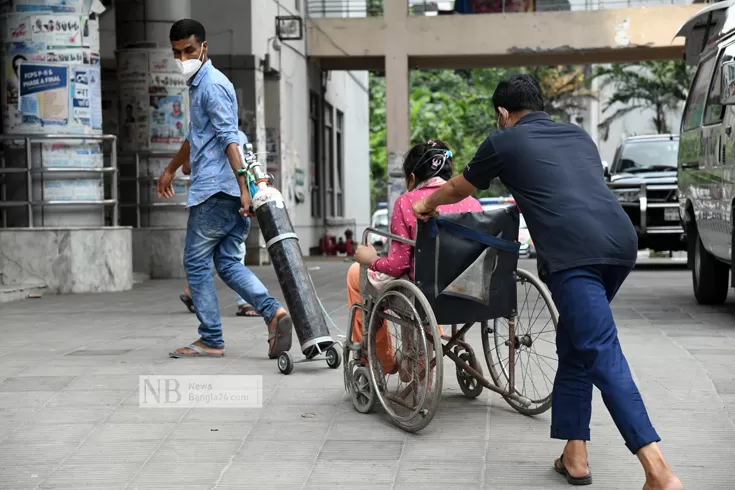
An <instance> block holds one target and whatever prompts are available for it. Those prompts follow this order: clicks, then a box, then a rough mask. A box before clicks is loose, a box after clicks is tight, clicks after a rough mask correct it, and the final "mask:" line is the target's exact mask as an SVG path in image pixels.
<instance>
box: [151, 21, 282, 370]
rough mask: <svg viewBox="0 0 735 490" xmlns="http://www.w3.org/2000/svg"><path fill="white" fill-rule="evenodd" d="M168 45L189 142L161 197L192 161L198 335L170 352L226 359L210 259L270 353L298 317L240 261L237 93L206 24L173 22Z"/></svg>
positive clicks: (243, 199)
mask: <svg viewBox="0 0 735 490" xmlns="http://www.w3.org/2000/svg"><path fill="white" fill-rule="evenodd" d="M169 38H170V40H171V48H172V50H173V53H174V57H175V58H176V62H177V64H178V66H179V70H180V71H181V73H182V75H183V76H184V78H185V79H186V80H187V84H189V97H190V118H191V121H190V123H189V132H188V134H187V138H186V141H185V142H184V144H183V145H182V147H181V149H180V150H179V152H178V153H177V154H176V156H175V157H174V158H173V159H172V160H171V163H170V164H169V165H168V167H167V168H166V169H165V170H164V171H163V174H161V177H160V178H159V180H158V184H157V186H156V191H157V194H158V197H159V199H160V198H161V197H164V198H166V199H170V198H171V197H173V195H174V191H173V186H172V185H171V182H172V180H173V178H174V174H175V173H176V170H177V169H178V168H179V167H181V166H182V165H184V164H185V163H187V162H189V164H190V166H191V187H190V189H189V196H188V201H187V207H188V208H189V220H188V222H187V231H186V245H185V248H184V269H185V270H186V279H187V282H188V283H189V287H190V289H191V292H192V299H193V301H194V307H195V311H196V315H197V317H198V319H199V322H200V325H199V335H200V338H199V340H197V341H195V342H193V343H192V344H191V345H189V346H188V347H183V348H181V349H177V350H176V351H175V352H172V353H171V354H170V355H171V356H172V357H201V356H210V357H222V356H223V355H224V352H225V350H224V346H225V344H224V340H223V338H222V323H221V319H220V314H219V305H218V303H217V295H216V292H215V289H214V280H213V277H212V274H211V272H210V271H211V269H210V263H211V262H212V260H214V265H215V268H216V269H217V273H218V274H219V276H220V278H222V280H223V281H224V282H225V284H227V285H228V286H229V287H230V288H231V289H233V290H234V291H235V292H237V294H239V295H240V296H241V297H242V298H244V299H245V300H246V301H247V302H248V303H250V304H252V305H253V306H254V307H255V309H256V311H257V312H258V313H259V314H261V315H262V316H263V318H264V319H265V323H266V325H267V326H268V332H269V336H268V337H269V339H268V343H269V344H270V349H269V352H268V355H269V357H270V358H271V359H275V358H277V357H278V356H279V355H280V354H281V353H282V352H285V351H288V350H289V349H290V348H291V341H292V331H293V323H292V321H291V317H290V316H289V315H288V312H287V311H286V310H285V309H284V308H283V307H282V306H281V305H280V304H279V303H278V301H276V300H275V298H273V297H271V296H270V295H269V294H268V290H267V289H266V288H265V286H264V285H263V283H261V282H260V281H259V280H258V278H257V277H255V275H254V274H253V273H252V272H251V271H250V270H249V269H247V268H246V267H245V266H244V265H243V263H242V260H243V255H244V253H245V244H244V241H243V237H244V236H246V235H247V233H248V231H249V230H250V218H249V217H250V215H251V211H250V195H249V193H248V189H247V184H246V182H245V176H244V175H238V174H237V171H238V170H239V169H241V168H243V166H244V162H243V160H242V155H241V153H240V149H239V148H238V146H239V143H240V140H239V135H238V129H237V122H238V118H237V98H236V97H235V90H234V87H233V86H232V84H231V83H230V81H229V80H228V79H227V77H225V76H224V75H223V74H222V72H220V71H219V70H217V69H216V68H215V67H214V66H212V62H211V61H209V60H208V59H207V41H206V33H205V30H204V26H202V25H201V24H200V23H199V22H197V21H195V20H191V19H184V20H180V21H178V22H176V23H175V24H174V25H173V26H171V32H170V35H169Z"/></svg>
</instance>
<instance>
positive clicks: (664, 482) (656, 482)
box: [636, 442, 684, 490]
mask: <svg viewBox="0 0 735 490" xmlns="http://www.w3.org/2000/svg"><path fill="white" fill-rule="evenodd" d="M636 456H637V457H638V459H639V460H640V462H641V465H643V470H644V471H645V472H646V483H645V485H643V490H682V489H683V488H684V486H683V485H682V484H681V481H679V478H677V477H676V475H675V474H674V472H673V471H671V468H669V465H668V464H667V463H666V460H665V459H664V456H663V454H661V449H660V448H659V447H658V444H657V443H655V442H652V443H650V444H647V445H645V446H643V447H642V448H640V449H639V450H638V452H637V453H636Z"/></svg>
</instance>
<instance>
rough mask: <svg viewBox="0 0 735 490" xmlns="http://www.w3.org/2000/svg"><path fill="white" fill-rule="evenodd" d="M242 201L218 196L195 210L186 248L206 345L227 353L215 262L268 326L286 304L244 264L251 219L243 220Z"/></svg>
mask: <svg viewBox="0 0 735 490" xmlns="http://www.w3.org/2000/svg"><path fill="white" fill-rule="evenodd" d="M239 210H240V199H238V198H235V197H232V196H229V195H227V194H224V193H218V194H215V195H214V196H212V197H210V198H209V199H207V200H206V201H204V202H203V203H201V204H199V205H197V206H194V207H192V208H191V209H190V211H189V221H188V223H187V227H186V246H185V247H184V270H185V271H186V280H187V281H188V283H189V289H191V296H192V300H193V301H194V307H195V309H196V315H197V318H198V319H199V335H200V336H201V341H202V343H203V344H204V345H207V346H209V347H212V348H215V349H221V348H223V347H224V345H225V343H224V340H223V338H222V322H221V318H220V314H219V304H218V302H217V294H216V292H215V289H214V278H213V277H212V274H211V268H210V267H211V266H210V264H211V262H212V261H214V266H215V268H216V270H217V274H219V277H220V278H221V279H222V280H223V281H224V282H225V284H227V286H229V288H230V289H232V290H233V291H235V292H236V293H237V294H238V295H239V296H240V297H241V298H243V299H244V300H245V301H247V302H248V303H250V304H251V305H253V307H254V308H255V310H256V311H257V312H258V313H259V314H261V315H263V319H264V320H265V323H266V324H269V323H270V322H271V321H272V320H273V319H274V317H275V315H276V311H277V310H278V309H279V308H280V307H281V305H280V304H279V303H278V301H276V299H275V298H273V297H272V296H270V295H269V294H268V290H267V289H266V287H265V286H264V285H263V283H262V282H260V280H259V279H258V278H257V277H256V276H255V274H253V273H252V271H251V270H250V269H248V268H247V267H245V266H244V265H243V262H242V261H243V257H244V254H245V242H244V237H245V236H246V235H247V233H248V232H249V231H250V219H248V218H243V217H242V216H240V213H239Z"/></svg>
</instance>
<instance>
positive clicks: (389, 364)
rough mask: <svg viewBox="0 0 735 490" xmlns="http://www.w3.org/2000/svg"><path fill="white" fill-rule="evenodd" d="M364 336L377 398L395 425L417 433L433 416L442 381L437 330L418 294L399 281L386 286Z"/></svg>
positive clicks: (441, 364)
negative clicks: (365, 336)
mask: <svg viewBox="0 0 735 490" xmlns="http://www.w3.org/2000/svg"><path fill="white" fill-rule="evenodd" d="M367 336H368V338H367V349H368V364H369V371H370V380H371V383H372V387H373V391H374V392H375V396H376V397H377V398H378V400H379V401H380V404H381V405H382V406H383V408H384V409H385V411H386V413H387V414H388V416H389V417H390V418H391V420H392V421H393V423H394V424H395V425H397V426H398V427H400V428H401V429H403V430H405V431H407V432H418V431H420V430H421V429H423V428H424V427H426V426H427V425H428V424H429V423H430V422H431V420H432V419H433V418H434V415H435V414H436V409H437V406H438V404H439V400H440V399H441V390H442V377H443V362H442V361H443V359H442V357H443V350H442V343H441V336H440V333H439V327H438V326H437V323H436V318H435V317H434V312H433V311H432V309H431V306H430V305H429V302H428V301H427V300H426V298H425V297H424V295H423V294H422V293H421V290H420V289H419V288H418V287H416V286H415V285H414V284H413V283H411V282H409V281H405V280H401V279H397V280H395V281H392V282H391V283H389V284H388V285H387V286H386V288H385V290H384V291H383V292H382V294H381V295H380V297H379V298H378V300H377V301H376V302H375V306H374V308H373V311H372V314H371V315H370V323H369V327H368V332H367ZM427 368H428V369H427Z"/></svg>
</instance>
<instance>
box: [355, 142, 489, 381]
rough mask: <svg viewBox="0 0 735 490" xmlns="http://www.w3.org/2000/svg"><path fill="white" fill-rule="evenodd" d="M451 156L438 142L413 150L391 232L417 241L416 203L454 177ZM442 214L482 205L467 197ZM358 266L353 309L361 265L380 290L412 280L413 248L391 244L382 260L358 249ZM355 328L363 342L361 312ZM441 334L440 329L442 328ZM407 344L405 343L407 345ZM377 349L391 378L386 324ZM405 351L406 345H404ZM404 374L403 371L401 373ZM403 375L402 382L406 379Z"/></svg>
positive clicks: (444, 208)
mask: <svg viewBox="0 0 735 490" xmlns="http://www.w3.org/2000/svg"><path fill="white" fill-rule="evenodd" d="M452 163H453V160H452V152H451V151H450V150H449V147H447V145H446V144H445V143H444V142H442V141H439V140H433V141H432V140H430V141H428V142H427V143H421V144H418V145H416V146H414V147H413V148H412V149H411V150H410V151H409V152H408V153H407V154H406V158H405V160H404V162H403V173H404V176H405V178H406V188H407V189H408V192H406V193H405V194H403V195H402V196H401V197H399V198H398V200H396V203H395V205H394V207H393V216H392V219H391V224H390V232H391V233H392V234H394V235H398V236H400V237H403V238H407V239H409V240H416V218H415V217H414V215H413V212H412V210H411V209H412V205H413V203H414V202H416V201H418V200H420V199H423V198H424V197H426V196H428V195H429V194H431V193H432V192H434V191H435V190H436V189H437V188H439V187H441V186H442V185H444V183H445V182H446V181H447V180H449V179H450V178H451V177H452ZM439 211H440V212H441V213H443V214H451V213H462V212H482V205H480V202H479V201H478V200H477V199H475V198H473V197H468V198H466V199H464V200H462V201H460V202H458V203H456V204H452V205H449V206H442V207H441V209H439ZM355 260H356V261H357V263H355V264H352V266H351V267H350V270H349V272H348V273H347V299H348V301H349V304H350V305H353V304H355V303H358V304H362V296H361V295H360V264H364V265H369V266H370V269H369V270H368V280H369V281H370V283H371V284H372V285H373V286H375V287H376V288H377V289H378V290H380V288H381V286H383V285H385V284H386V283H387V282H389V281H390V280H392V279H394V278H400V277H403V276H406V275H407V276H408V278H409V279H410V280H413V277H414V274H413V247H411V246H410V245H408V244H405V243H401V242H398V241H392V242H391V247H390V252H389V254H388V256H387V257H383V258H379V257H378V253H377V252H376V250H375V248H374V247H373V246H372V245H359V246H358V247H357V251H356V252H355ZM351 328H352V339H353V341H355V342H361V341H362V310H358V311H357V312H356V313H355V320H354V323H353V325H352V326H351ZM440 331H441V327H440ZM404 344H405V343H404ZM375 347H376V353H377V356H378V359H380V362H381V364H382V366H383V373H385V374H389V373H390V374H392V373H395V372H397V371H398V368H399V366H396V361H395V353H394V349H393V342H392V340H391V334H390V331H389V329H388V328H386V326H385V323H384V324H383V327H382V328H380V330H378V332H377V333H376V339H375ZM404 347H405V345H404ZM402 371H403V370H402ZM401 374H402V376H401V377H402V378H403V377H405V376H404V375H403V374H404V373H403V372H402V373H401Z"/></svg>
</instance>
